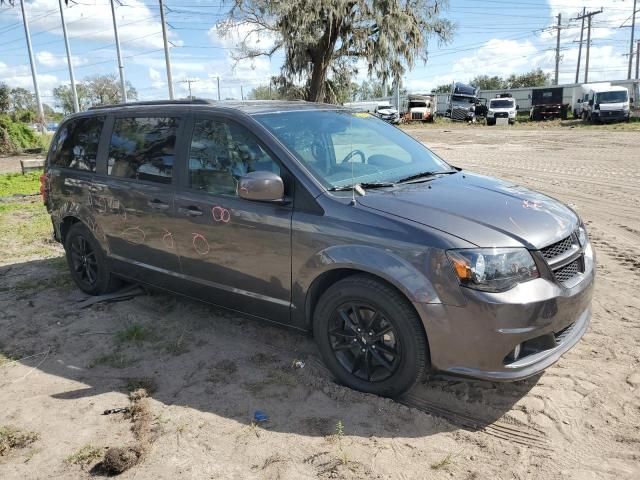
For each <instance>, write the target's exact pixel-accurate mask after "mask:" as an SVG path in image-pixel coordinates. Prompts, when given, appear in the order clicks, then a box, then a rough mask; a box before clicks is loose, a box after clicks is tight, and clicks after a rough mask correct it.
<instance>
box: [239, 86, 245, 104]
mask: <svg viewBox="0 0 640 480" xmlns="http://www.w3.org/2000/svg"><path fill="white" fill-rule="evenodd" d="M240 99H241V100H242V101H243V102H244V91H243V90H242V85H240Z"/></svg>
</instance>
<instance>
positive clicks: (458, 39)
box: [0, 0, 640, 106]
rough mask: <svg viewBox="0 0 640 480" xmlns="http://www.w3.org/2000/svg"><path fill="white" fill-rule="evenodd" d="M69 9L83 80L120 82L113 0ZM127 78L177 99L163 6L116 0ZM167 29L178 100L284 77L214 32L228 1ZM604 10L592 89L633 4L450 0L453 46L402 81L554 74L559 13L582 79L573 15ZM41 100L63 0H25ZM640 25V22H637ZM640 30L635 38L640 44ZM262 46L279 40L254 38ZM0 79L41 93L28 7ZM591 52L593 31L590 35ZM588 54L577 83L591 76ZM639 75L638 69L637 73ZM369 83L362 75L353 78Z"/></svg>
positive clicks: (612, 68)
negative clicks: (110, 77) (240, 57)
mask: <svg viewBox="0 0 640 480" xmlns="http://www.w3.org/2000/svg"><path fill="white" fill-rule="evenodd" d="M69 3H70V5H69V6H68V7H64V14H65V19H66V23H67V31H68V33H69V44H70V49H71V53H72V64H73V66H74V73H75V77H76V81H81V80H83V79H84V78H86V77H88V76H90V75H95V74H107V73H112V74H117V72H118V65H117V60H116V52H115V41H114V32H113V23H112V21H113V20H112V16H111V8H110V2H109V0H76V1H71V2H69ZM116 5H117V6H116V20H117V23H118V27H119V35H120V42H121V48H122V55H123V63H124V71H125V76H126V79H127V80H129V81H130V82H131V83H132V84H133V86H134V87H135V88H136V89H137V91H138V96H139V99H141V100H150V99H163V98H168V88H167V75H166V68H165V59H164V50H163V42H162V33H161V31H162V29H161V23H160V10H159V5H158V2H157V1H154V0H120V1H117V2H116ZM165 6H166V10H165V11H166V14H165V16H166V21H167V24H168V37H169V41H170V56H171V64H172V71H173V80H174V89H175V93H176V97H178V98H179V97H185V96H186V95H188V92H189V90H188V83H187V82H186V80H193V81H192V82H191V89H192V94H193V95H194V96H198V97H205V98H217V96H218V90H217V85H218V79H219V83H220V97H221V98H223V99H225V98H236V99H239V98H240V97H241V95H242V94H244V95H245V96H246V94H247V93H248V92H249V91H250V90H251V89H252V88H254V87H256V86H258V85H264V84H267V83H268V81H269V78H270V76H272V75H275V74H277V73H278V72H279V71H280V66H281V64H282V55H281V54H276V55H274V56H273V57H272V58H271V59H269V58H266V57H261V58H257V59H254V60H245V61H242V62H236V61H235V60H234V58H233V53H234V50H235V48H236V47H237V45H238V39H239V35H241V34H242V32H237V33H236V34H235V35H234V34H232V35H230V36H227V37H221V36H220V35H219V33H218V30H217V28H216V24H217V22H219V21H220V20H222V19H223V18H224V17H225V15H226V13H227V11H228V9H229V2H228V1H227V2H226V3H225V0H208V1H205V0H165ZM583 7H586V9H587V12H589V11H596V10H600V8H602V9H603V13H601V14H598V15H595V16H594V17H593V23H592V33H591V40H592V42H591V54H590V68H589V81H606V80H619V79H625V78H627V62H628V56H625V55H628V53H629V40H630V33H631V32H630V30H631V29H630V25H631V14H632V9H633V0H522V1H517V0H450V2H449V8H448V9H447V10H445V11H444V12H443V14H442V16H443V17H445V18H448V19H450V20H451V21H452V22H453V23H454V24H455V26H456V27H455V32H454V34H453V39H452V41H451V42H450V43H448V44H445V45H441V44H439V43H438V41H437V40H436V39H431V40H430V41H429V44H428V60H427V63H426V64H424V63H423V62H421V61H419V62H418V63H417V64H416V65H415V66H414V68H413V69H412V70H411V71H407V72H406V74H405V75H404V77H403V84H404V86H406V87H407V89H408V90H409V91H410V92H419V91H420V92H424V91H430V89H431V88H433V87H435V86H437V85H440V84H443V83H450V82H451V81H454V80H455V81H463V82H464V81H469V80H470V79H472V78H473V77H475V76H476V75H490V76H492V75H499V76H508V75H510V74H511V73H523V72H526V71H529V70H531V69H533V68H538V67H540V68H542V69H543V70H544V71H546V72H550V73H553V71H554V65H555V46H556V29H555V28H554V26H555V25H556V24H557V18H556V15H557V14H558V13H559V14H561V25H562V29H561V37H560V41H561V51H560V53H561V62H560V83H561V84H562V83H573V82H574V80H575V72H576V64H577V57H578V46H579V39H580V21H578V20H576V19H575V17H576V16H577V15H578V14H579V13H581V12H582V9H583ZM25 8H26V12H27V18H28V21H29V26H30V30H31V36H32V44H33V50H34V54H35V57H36V68H37V71H38V79H39V83H40V90H41V96H42V101H43V102H44V103H47V104H49V105H52V106H54V104H55V101H54V98H53V96H52V89H53V88H54V87H56V86H58V85H60V84H69V71H68V68H67V59H66V53H65V47H64V41H63V37H62V28H61V21H60V10H59V7H58V0H32V1H29V0H25ZM637 17H638V18H637V20H638V23H639V24H640V13H639V14H638V15H637ZM638 37H640V28H638V29H636V38H638ZM250 40H251V41H252V42H254V44H255V45H259V46H261V47H264V46H268V45H270V44H271V42H272V39H270V38H265V37H262V38H260V37H257V36H255V35H254V36H252V37H251V38H250ZM0 45H2V53H1V54H0V81H3V82H6V83H7V84H8V85H9V86H11V87H24V88H27V89H29V90H32V91H33V82H32V79H31V71H30V67H29V57H28V52H27V46H26V41H25V35H24V30H23V25H22V15H21V13H20V7H19V0H16V6H14V7H11V6H10V5H8V4H7V2H5V4H4V5H3V6H2V7H0ZM585 45H586V28H585ZM584 61H585V49H584V48H583V54H582V62H581V63H582V67H581V74H580V81H581V82H582V81H583V79H584ZM634 71H635V65H634ZM365 79H367V76H366V68H360V70H359V72H358V74H357V76H356V77H355V78H354V81H356V82H358V83H359V82H361V81H362V80H365Z"/></svg>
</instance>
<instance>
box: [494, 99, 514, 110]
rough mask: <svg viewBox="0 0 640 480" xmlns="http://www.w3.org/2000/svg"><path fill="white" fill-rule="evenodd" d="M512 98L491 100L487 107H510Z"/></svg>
mask: <svg viewBox="0 0 640 480" xmlns="http://www.w3.org/2000/svg"><path fill="white" fill-rule="evenodd" d="M512 107H513V100H491V101H490V102H489V108H512Z"/></svg>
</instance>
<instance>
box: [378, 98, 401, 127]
mask: <svg viewBox="0 0 640 480" xmlns="http://www.w3.org/2000/svg"><path fill="white" fill-rule="evenodd" d="M374 114H375V115H376V116H377V117H378V118H381V119H382V120H384V121H385V122H387V123H391V124H393V125H396V124H398V123H400V114H399V113H398V110H396V109H395V108H394V107H393V105H391V103H389V102H387V101H384V102H378V104H377V105H376V109H375V112H374Z"/></svg>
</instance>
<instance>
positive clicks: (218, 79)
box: [216, 77, 220, 101]
mask: <svg viewBox="0 0 640 480" xmlns="http://www.w3.org/2000/svg"><path fill="white" fill-rule="evenodd" d="M216 80H217V81H218V101H220V77H216Z"/></svg>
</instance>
